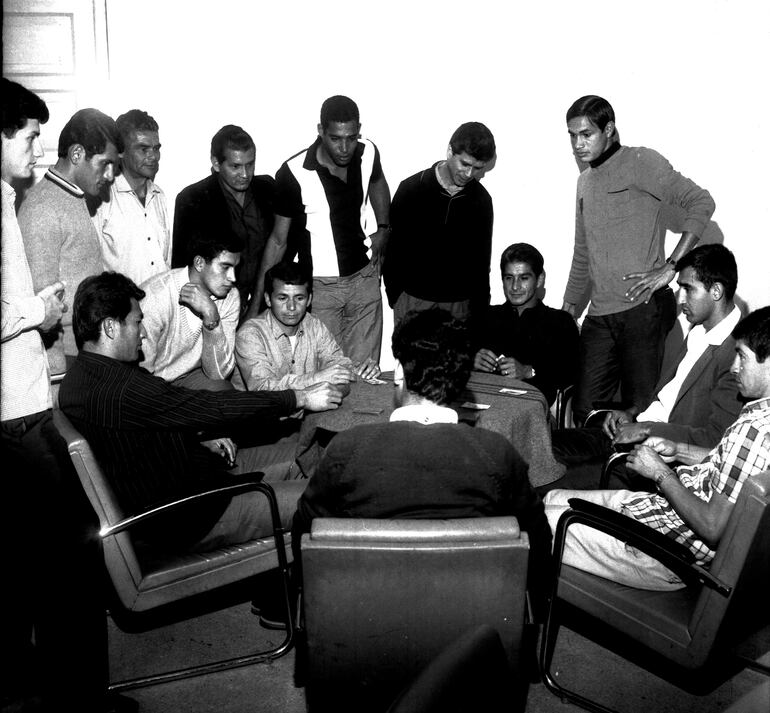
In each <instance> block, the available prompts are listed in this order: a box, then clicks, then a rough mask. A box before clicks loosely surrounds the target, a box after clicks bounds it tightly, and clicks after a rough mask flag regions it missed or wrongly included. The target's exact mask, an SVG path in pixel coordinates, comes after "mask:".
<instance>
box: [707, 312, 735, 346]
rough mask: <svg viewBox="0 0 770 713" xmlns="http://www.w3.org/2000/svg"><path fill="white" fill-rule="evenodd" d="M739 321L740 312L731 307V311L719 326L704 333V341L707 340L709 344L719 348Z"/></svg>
mask: <svg viewBox="0 0 770 713" xmlns="http://www.w3.org/2000/svg"><path fill="white" fill-rule="evenodd" d="M740 319H741V311H740V310H739V309H738V308H737V307H735V306H733V309H732V311H731V312H730V314H728V315H727V317H725V318H724V319H723V320H722V321H721V322H720V323H719V324H717V325H715V326H714V327H712V328H711V329H710V330H709V331H708V332H706V339H707V340H708V343H709V344H715V345H716V346H719V345H720V344H721V343H722V342H724V340H725V339H727V337H729V336H730V334H732V331H733V329H735V326H736V325H737V324H738V322H739V321H740Z"/></svg>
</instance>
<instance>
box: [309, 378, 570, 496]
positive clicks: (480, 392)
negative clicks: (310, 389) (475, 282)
mask: <svg viewBox="0 0 770 713" xmlns="http://www.w3.org/2000/svg"><path fill="white" fill-rule="evenodd" d="M380 378H381V380H382V381H384V382H385V383H384V384H370V383H367V382H365V381H356V382H354V383H352V384H351V389H350V393H349V394H348V395H347V396H346V397H345V398H344V399H343V402H342V404H341V405H340V407H339V408H337V409H334V410H331V411H322V412H320V413H306V415H305V419H304V422H303V424H302V429H301V431H300V435H299V445H298V448H297V461H298V463H299V464H300V466H301V468H302V470H303V471H304V472H305V473H306V474H310V473H312V471H313V470H314V468H315V465H316V464H317V462H318V459H320V457H321V455H322V453H323V447H324V446H325V445H326V443H328V441H329V439H330V438H331V437H332V436H333V434H334V433H339V432H340V431H345V430H347V429H349V428H352V427H353V426H358V425H361V424H364V423H381V422H383V421H387V420H388V419H389V417H390V414H391V413H392V412H393V409H394V408H395V405H394V402H393V396H394V393H395V391H394V388H395V387H394V384H393V373H392V372H384V373H383V374H382V375H381V377H380ZM501 389H505V390H507V391H502V392H501ZM450 405H451V407H452V408H454V409H455V410H456V411H457V413H458V418H459V420H460V421H462V422H465V423H469V424H471V425H473V426H475V427H481V428H486V429H487V430H490V431H495V432H496V433H500V434H501V435H503V436H505V437H506V438H507V439H508V440H509V441H510V442H511V444H512V445H513V446H514V448H516V450H517V451H518V453H519V454H520V455H521V457H522V458H523V459H524V460H525V461H526V462H527V463H528V464H529V479H530V482H531V483H532V485H533V486H535V487H537V486H539V485H545V484H546V483H551V482H553V481H554V480H557V479H558V478H560V477H561V476H562V475H564V466H563V465H561V464H560V463H557V462H556V460H555V459H554V457H553V453H552V450H551V429H550V426H549V424H548V403H547V401H546V399H545V397H544V396H543V394H542V393H540V391H538V390H537V389H535V388H534V387H532V386H530V385H529V384H526V383H524V382H523V381H518V380H517V379H511V378H508V377H504V376H500V375H498V374H487V373H483V372H478V371H474V372H472V374H471V378H470V380H469V381H468V384H467V386H466V389H465V391H464V393H463V394H462V396H461V397H460V398H459V399H458V400H457V401H456V402H455V403H452V404H450ZM479 406H482V407H488V408H478V407H479Z"/></svg>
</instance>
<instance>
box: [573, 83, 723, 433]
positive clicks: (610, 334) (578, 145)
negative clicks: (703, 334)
mask: <svg viewBox="0 0 770 713" xmlns="http://www.w3.org/2000/svg"><path fill="white" fill-rule="evenodd" d="M567 130H568V132H569V135H570V141H571V143H572V150H573V152H574V153H575V156H576V157H577V158H578V160H579V161H581V162H582V163H583V164H587V165H588V168H587V169H586V170H585V171H583V172H582V173H581V174H580V177H579V178H578V183H577V200H576V208H575V247H574V253H573V256H572V268H571V270H570V274H569V280H568V282H567V288H566V290H565V293H564V305H563V307H562V309H564V310H566V311H567V312H569V313H570V314H572V316H573V317H577V316H578V315H577V314H576V310H577V304H578V303H579V302H580V301H581V300H582V298H583V295H584V293H585V292H586V290H587V288H588V287H589V285H590V288H591V292H590V298H591V303H590V306H589V308H588V315H587V316H586V318H585V320H584V321H583V326H582V329H581V333H580V342H581V359H580V373H579V377H578V383H577V388H576V391H575V397H574V399H573V405H572V409H573V414H574V417H575V422H576V423H578V424H582V423H583V420H584V419H585V417H586V416H587V415H588V412H589V411H590V410H591V409H592V408H594V403H595V402H597V401H605V402H606V401H611V400H612V399H613V398H614V396H615V392H616V391H617V389H618V385H620V389H621V400H622V401H623V403H624V404H625V405H626V406H627V407H632V406H634V407H637V408H643V405H644V404H647V403H649V401H650V398H651V396H652V394H653V393H654V388H655V383H656V382H657V380H658V376H659V374H660V366H661V359H662V357H663V346H664V342H665V338H666V335H667V334H668V332H669V330H670V329H671V327H672V326H673V324H674V320H675V319H676V305H675V302H674V297H673V294H672V292H671V290H670V289H668V283H669V282H671V280H672V278H673V277H674V274H675V272H676V270H675V265H676V263H677V261H678V260H679V259H680V258H682V257H684V255H685V254H686V253H687V252H688V251H689V250H690V249H691V248H692V247H693V246H694V245H695V243H696V242H697V241H698V238H699V236H700V235H701V234H702V233H703V230H704V229H705V227H706V224H707V223H708V221H709V219H710V218H711V214H712V213H713V212H714V201H713V200H712V199H711V196H710V195H709V193H708V191H705V190H703V189H702V188H700V187H699V186H697V185H695V183H693V182H692V181H691V180H689V179H687V178H685V177H684V176H682V175H681V174H680V173H677V172H676V171H675V170H674V169H673V168H672V167H671V164H669V163H668V161H666V159H665V158H663V156H661V155H660V154H658V153H657V152H655V151H652V150H651V149H646V148H638V147H632V146H621V145H620V142H619V141H618V139H617V135H616V129H615V112H614V111H613V109H612V107H611V106H610V104H609V102H608V101H607V100H606V99H602V98H601V97H598V96H593V95H590V96H585V97H581V98H580V99H578V100H577V101H576V102H575V103H574V104H573V105H572V106H571V107H570V108H569V110H568V111H567ZM665 205H668V206H671V207H672V208H674V209H675V210H676V211H678V213H679V214H680V216H681V218H682V226H683V227H682V237H681V239H680V240H679V242H678V244H677V246H676V247H675V248H674V250H673V252H672V253H671V255H669V256H668V258H666V256H665V254H664V249H665V233H666V226H665V225H664V223H663V219H662V211H663V208H664V206H665Z"/></svg>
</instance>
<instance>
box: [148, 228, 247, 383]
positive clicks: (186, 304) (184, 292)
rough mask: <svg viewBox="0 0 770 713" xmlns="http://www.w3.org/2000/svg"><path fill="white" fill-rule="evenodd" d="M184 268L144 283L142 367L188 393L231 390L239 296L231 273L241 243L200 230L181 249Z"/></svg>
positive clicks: (229, 236)
mask: <svg viewBox="0 0 770 713" xmlns="http://www.w3.org/2000/svg"><path fill="white" fill-rule="evenodd" d="M185 247H186V248H187V250H188V256H189V257H188V265H187V267H178V268H174V269H173V270H168V271H166V272H164V273H162V274H160V275H156V276H155V277H152V278H150V279H149V280H148V281H147V282H145V283H144V285H142V289H143V290H144V292H145V296H144V299H143V300H142V310H143V312H144V330H145V339H144V342H143V347H142V352H143V354H144V360H143V361H142V366H143V367H145V368H146V369H147V371H149V372H150V373H151V374H155V376H159V377H161V378H162V379H165V380H166V381H169V382H172V383H174V384H175V385H177V386H185V387H187V388H190V389H209V390H223V389H225V390H226V389H231V388H232V384H231V383H230V381H229V379H230V376H231V375H232V372H233V369H234V368H235V330H236V327H237V326H238V316H239V313H240V297H239V295H238V290H236V289H233V288H234V287H235V271H236V268H237V266H238V264H239V262H240V255H241V250H242V249H243V243H242V242H241V239H240V238H239V237H238V236H237V235H235V234H234V233H229V232H227V231H224V232H222V233H212V232H208V230H206V228H205V226H202V227H201V228H200V229H199V230H198V232H196V233H194V234H193V235H192V236H191V238H190V241H189V242H188V243H187V245H186V246H185Z"/></svg>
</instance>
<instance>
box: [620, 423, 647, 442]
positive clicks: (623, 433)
mask: <svg viewBox="0 0 770 713" xmlns="http://www.w3.org/2000/svg"><path fill="white" fill-rule="evenodd" d="M649 435H650V426H649V425H648V424H646V423H623V424H621V425H620V426H619V427H618V429H617V431H615V438H613V439H612V445H616V444H618V445H619V444H623V443H642V441H644V439H645V438H647V436H649Z"/></svg>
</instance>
